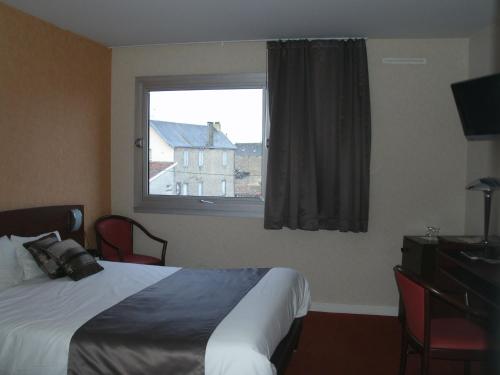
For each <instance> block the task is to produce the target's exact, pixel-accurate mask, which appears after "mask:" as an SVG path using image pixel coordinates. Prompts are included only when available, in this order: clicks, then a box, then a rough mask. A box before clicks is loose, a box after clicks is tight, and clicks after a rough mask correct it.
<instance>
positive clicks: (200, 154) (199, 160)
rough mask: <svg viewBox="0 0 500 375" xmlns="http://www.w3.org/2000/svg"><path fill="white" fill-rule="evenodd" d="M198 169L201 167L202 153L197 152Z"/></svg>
mask: <svg viewBox="0 0 500 375" xmlns="http://www.w3.org/2000/svg"><path fill="white" fill-rule="evenodd" d="M198 167H203V151H198Z"/></svg>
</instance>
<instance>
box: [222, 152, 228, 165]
mask: <svg viewBox="0 0 500 375" xmlns="http://www.w3.org/2000/svg"><path fill="white" fill-rule="evenodd" d="M222 166H223V167H227V152H226V151H223V152H222Z"/></svg>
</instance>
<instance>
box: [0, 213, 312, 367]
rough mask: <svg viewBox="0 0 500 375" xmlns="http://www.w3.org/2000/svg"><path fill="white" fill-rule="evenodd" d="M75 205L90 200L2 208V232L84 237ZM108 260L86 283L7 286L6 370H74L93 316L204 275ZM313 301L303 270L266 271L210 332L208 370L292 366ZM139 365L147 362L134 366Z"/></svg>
mask: <svg viewBox="0 0 500 375" xmlns="http://www.w3.org/2000/svg"><path fill="white" fill-rule="evenodd" d="M72 209H79V210H81V211H82V212H83V207H82V206H57V207H43V208H36V209H28V210H15V211H6V212H0V236H3V235H7V234H17V235H21V236H33V235H36V234H39V233H45V232H50V231H53V230H58V231H59V233H60V236H61V238H63V239H65V238H72V239H74V240H75V241H77V242H79V243H83V239H84V233H83V229H82V228H83V225H82V226H81V227H80V228H79V229H78V230H76V231H71V230H70V227H71V220H70V218H71V215H70V214H69V212H70V210H72ZM100 264H101V265H102V267H103V268H104V271H102V272H99V273H97V274H95V275H92V276H90V277H87V278H85V279H82V280H80V281H78V282H74V281H72V280H70V279H68V278H59V279H55V280H52V279H49V278H48V277H44V276H41V277H38V278H35V279H32V280H28V281H25V282H22V283H20V284H18V285H16V286H13V287H11V288H8V289H6V290H4V291H2V292H0V374H23V375H28V374H33V375H34V374H37V375H44V374H47V375H48V374H50V375H57V374H66V373H68V372H69V373H71V371H69V370H70V367H71V366H70V364H69V358H71V355H70V354H72V353H73V351H74V349H73V347H74V345H75V344H74V343H73V342H74V340H75V336H78V335H77V333H80V332H81V330H82V329H83V328H84V327H87V326H88V325H89V323H92V322H94V321H96V319H98V318H99V317H101V316H103V314H105V313H107V312H108V311H112V310H113V309H115V308H116V307H117V306H119V305H120V304H123V303H124V302H126V301H129V300H130V299H133V298H135V297H136V296H140V295H141V293H143V292H144V291H147V290H150V289H151V288H154V287H155V286H156V285H159V283H165V282H167V283H171V281H170V280H174V279H175V277H177V278H179V277H178V276H179V275H181V274H182V272H184V273H187V272H190V274H191V275H193V274H196V270H187V271H186V269H181V268H176V267H158V266H144V265H135V264H126V263H113V262H104V261H100ZM199 271H200V272H203V270H199ZM221 272H225V271H221ZM176 275H177V276H176ZM165 285H167V284H165ZM170 285H171V284H170ZM157 289H158V288H157ZM167 289H168V288H167ZM141 301H142V299H141ZM309 304H310V295H309V287H308V284H307V281H306V280H305V279H304V278H303V277H302V276H301V275H300V274H299V273H297V272H296V271H294V270H292V269H287V268H272V269H269V270H266V271H265V272H262V275H261V276H260V278H259V279H258V281H256V283H255V284H254V285H252V286H251V288H250V289H249V290H248V291H247V292H245V294H244V296H243V297H242V298H241V300H239V302H238V303H237V304H236V305H235V306H234V307H233V308H231V310H230V311H229V312H228V313H227V315H225V316H224V318H223V319H222V320H221V321H220V322H219V323H218V324H217V325H216V327H215V329H214V330H213V331H212V332H211V333H210V336H209V338H208V342H207V343H206V348H204V352H203V359H204V373H205V374H209V375H226V374H238V375H257V374H258V375H274V374H282V373H284V370H285V368H286V365H287V363H288V360H289V359H290V355H291V353H292V352H293V350H294V349H295V348H296V347H297V343H298V339H299V335H300V331H301V324H302V318H303V317H304V316H305V315H306V314H307V311H308V308H309ZM136 305H139V304H134V306H136ZM134 308H135V307H134ZM144 309H147V306H145V307H144ZM186 311H187V310H186ZM146 313H147V311H146ZM130 324H131V325H133V322H131V323H130ZM100 328H102V327H100ZM108 328H109V327H108ZM138 341H140V340H138ZM127 345H128V343H127V341H126V340H125V341H124V343H121V346H122V347H125V350H126V352H127V351H128V353H129V354H130V355H128V356H127V357H128V358H126V360H125V362H127V360H128V361H129V363H128V364H127V365H126V366H125V367H124V369H125V370H126V371H125V372H124V373H140V372H141V371H140V368H141V367H140V366H142V362H141V360H142V359H137V361H136V359H135V357H134V352H133V351H132V350H131V347H132V346H131V347H127ZM108 349H109V348H108ZM167 354H168V353H165V355H167ZM146 357H147V356H146ZM70 363H71V361H70ZM114 365H116V363H115V364H114ZM114 365H113V366H114ZM122 365H123V364H121V363H119V364H118V366H122ZM135 365H137V366H139V367H138V368H136V369H135V370H134V369H133V367H134V366H135ZM123 366H124V365H123ZM110 368H112V369H113V370H110V371H109V372H110V373H116V372H117V371H118V370H117V369H118V368H120V367H110ZM95 370H96V371H84V372H83V373H92V372H94V373H98V372H99V371H101V372H105V370H103V368H100V370H99V367H96V369H95ZM119 372H122V371H119ZM171 373H172V372H171ZM175 373H183V372H180V371H179V372H177V371H175Z"/></svg>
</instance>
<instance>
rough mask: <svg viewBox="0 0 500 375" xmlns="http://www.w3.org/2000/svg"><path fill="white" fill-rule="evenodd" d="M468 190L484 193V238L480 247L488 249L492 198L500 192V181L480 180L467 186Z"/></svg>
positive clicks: (492, 178) (484, 178) (489, 178)
mask: <svg viewBox="0 0 500 375" xmlns="http://www.w3.org/2000/svg"><path fill="white" fill-rule="evenodd" d="M466 189H467V190H477V191H482V192H483V194H484V237H483V240H482V241H481V243H480V245H482V246H483V247H487V246H488V243H489V242H488V233H489V230H490V213H491V196H492V195H493V192H494V191H495V190H500V179H498V178H494V177H483V178H479V179H477V180H475V181H472V182H471V183H470V184H469V185H467V186H466Z"/></svg>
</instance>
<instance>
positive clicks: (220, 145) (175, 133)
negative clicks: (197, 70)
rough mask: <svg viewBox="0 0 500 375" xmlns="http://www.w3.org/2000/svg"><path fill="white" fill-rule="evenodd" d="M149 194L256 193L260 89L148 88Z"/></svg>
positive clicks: (259, 178)
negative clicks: (150, 90)
mask: <svg viewBox="0 0 500 375" xmlns="http://www.w3.org/2000/svg"><path fill="white" fill-rule="evenodd" d="M149 102H150V107H149V114H150V120H149V194H154V195H191V196H204V197H261V195H262V172H261V167H262V111H263V108H262V102H263V90H262V89H237V90H187V91H156V92H150V100H149Z"/></svg>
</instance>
